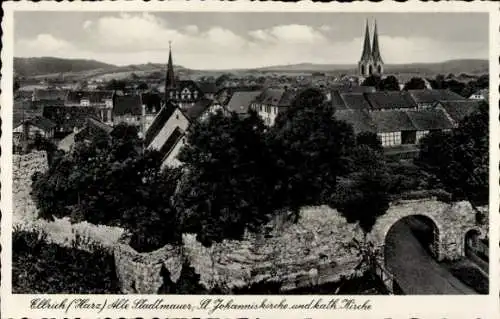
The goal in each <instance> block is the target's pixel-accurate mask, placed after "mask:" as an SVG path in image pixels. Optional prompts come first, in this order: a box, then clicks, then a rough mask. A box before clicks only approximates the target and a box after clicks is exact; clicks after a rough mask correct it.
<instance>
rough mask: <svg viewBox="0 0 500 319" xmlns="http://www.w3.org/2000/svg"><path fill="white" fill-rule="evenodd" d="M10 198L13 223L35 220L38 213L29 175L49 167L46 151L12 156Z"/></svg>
mask: <svg viewBox="0 0 500 319" xmlns="http://www.w3.org/2000/svg"><path fill="white" fill-rule="evenodd" d="M12 157H13V163H12V164H13V167H12V196H13V197H12V200H13V209H14V212H13V215H12V220H13V222H14V223H17V222H23V221H24V222H27V221H32V220H35V219H36V217H37V215H38V213H37V209H36V205H35V203H34V202H33V199H32V198H31V195H30V193H31V176H33V174H34V173H35V172H45V171H46V170H47V169H48V168H49V164H48V160H47V153H46V152H32V153H28V154H25V155H16V154H14V155H13V156H12Z"/></svg>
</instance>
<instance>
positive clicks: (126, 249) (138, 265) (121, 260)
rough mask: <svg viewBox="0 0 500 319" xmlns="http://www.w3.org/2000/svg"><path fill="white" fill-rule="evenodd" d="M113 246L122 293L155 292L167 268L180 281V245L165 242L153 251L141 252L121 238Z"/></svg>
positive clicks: (171, 276)
mask: <svg viewBox="0 0 500 319" xmlns="http://www.w3.org/2000/svg"><path fill="white" fill-rule="evenodd" d="M122 238H123V239H121V240H120V241H119V242H118V243H117V244H116V245H115V249H114V256H115V264H116V273H117V277H118V280H119V282H120V288H121V291H122V293H135V294H156V293H158V290H159V288H160V287H161V286H162V284H163V280H164V279H163V277H162V274H161V270H162V268H163V267H165V268H166V269H167V270H168V271H169V274H170V279H171V280H172V281H173V282H177V280H178V279H179V276H180V273H181V269H182V262H183V258H182V252H181V247H176V246H171V245H166V246H164V247H162V248H160V249H158V250H155V251H153V252H150V253H138V252H137V251H136V250H134V249H133V248H132V247H130V246H129V245H128V240H127V239H126V238H124V237H122Z"/></svg>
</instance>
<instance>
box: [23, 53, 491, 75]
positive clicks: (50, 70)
mask: <svg viewBox="0 0 500 319" xmlns="http://www.w3.org/2000/svg"><path fill="white" fill-rule="evenodd" d="M174 68H175V70H176V72H178V71H179V73H181V74H183V75H188V76H189V75H192V76H194V75H199V74H204V75H207V74H215V73H225V72H226V73H227V72H234V73H243V74H246V73H268V72H273V73H282V74H287V73H311V72H328V73H336V74H342V73H343V74H356V73H357V72H356V69H357V66H356V65H354V64H314V63H300V64H290V65H277V66H268V67H261V68H253V69H245V68H241V69H233V70H194V69H188V68H185V67H182V66H174ZM488 69H489V62H488V60H473V59H464V60H451V61H445V62H440V63H411V64H392V65H391V64H387V65H386V66H385V73H386V74H401V75H403V74H404V75H407V76H411V75H412V74H415V75H420V76H434V75H437V74H443V75H448V74H450V73H453V74H454V75H459V74H461V73H466V74H471V75H479V74H484V73H488ZM164 70H165V64H160V63H147V64H137V65H126V66H116V65H112V64H107V63H102V62H99V61H95V60H78V59H60V58H51V57H43V58H14V72H15V73H17V74H18V75H21V76H25V77H30V78H45V77H47V78H53V77H57V76H59V75H60V74H61V73H62V74H64V76H65V78H67V79H74V80H82V79H95V78H101V79H106V80H107V79H111V78H124V77H128V76H130V74H131V73H136V74H137V75H139V76H141V75H147V74H149V73H152V72H164Z"/></svg>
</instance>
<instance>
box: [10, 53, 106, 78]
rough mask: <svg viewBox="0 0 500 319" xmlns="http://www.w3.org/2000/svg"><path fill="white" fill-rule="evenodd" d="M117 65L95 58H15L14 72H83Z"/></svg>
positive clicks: (29, 74)
mask: <svg viewBox="0 0 500 319" xmlns="http://www.w3.org/2000/svg"><path fill="white" fill-rule="evenodd" d="M113 67H116V66H115V65H112V64H107V63H103V62H99V61H95V60H83V59H61V58H52V57H41V58H14V72H15V73H16V74H18V75H20V76H35V75H42V74H53V73H67V72H81V71H88V70H95V69H109V68H113Z"/></svg>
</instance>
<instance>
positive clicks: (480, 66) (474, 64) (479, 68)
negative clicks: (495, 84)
mask: <svg viewBox="0 0 500 319" xmlns="http://www.w3.org/2000/svg"><path fill="white" fill-rule="evenodd" d="M356 69H357V66H356V65H354V64H313V63H300V64H290V65H278V66H269V67H263V68H257V69H255V70H256V71H260V72H339V71H344V72H346V73H353V72H355V70H356ZM488 70H489V62H488V60H473V59H467V60H450V61H445V62H440V63H410V64H387V65H386V66H385V73H416V74H422V75H431V74H444V75H447V74H449V73H453V74H456V75H458V74H460V73H468V74H483V73H488Z"/></svg>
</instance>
